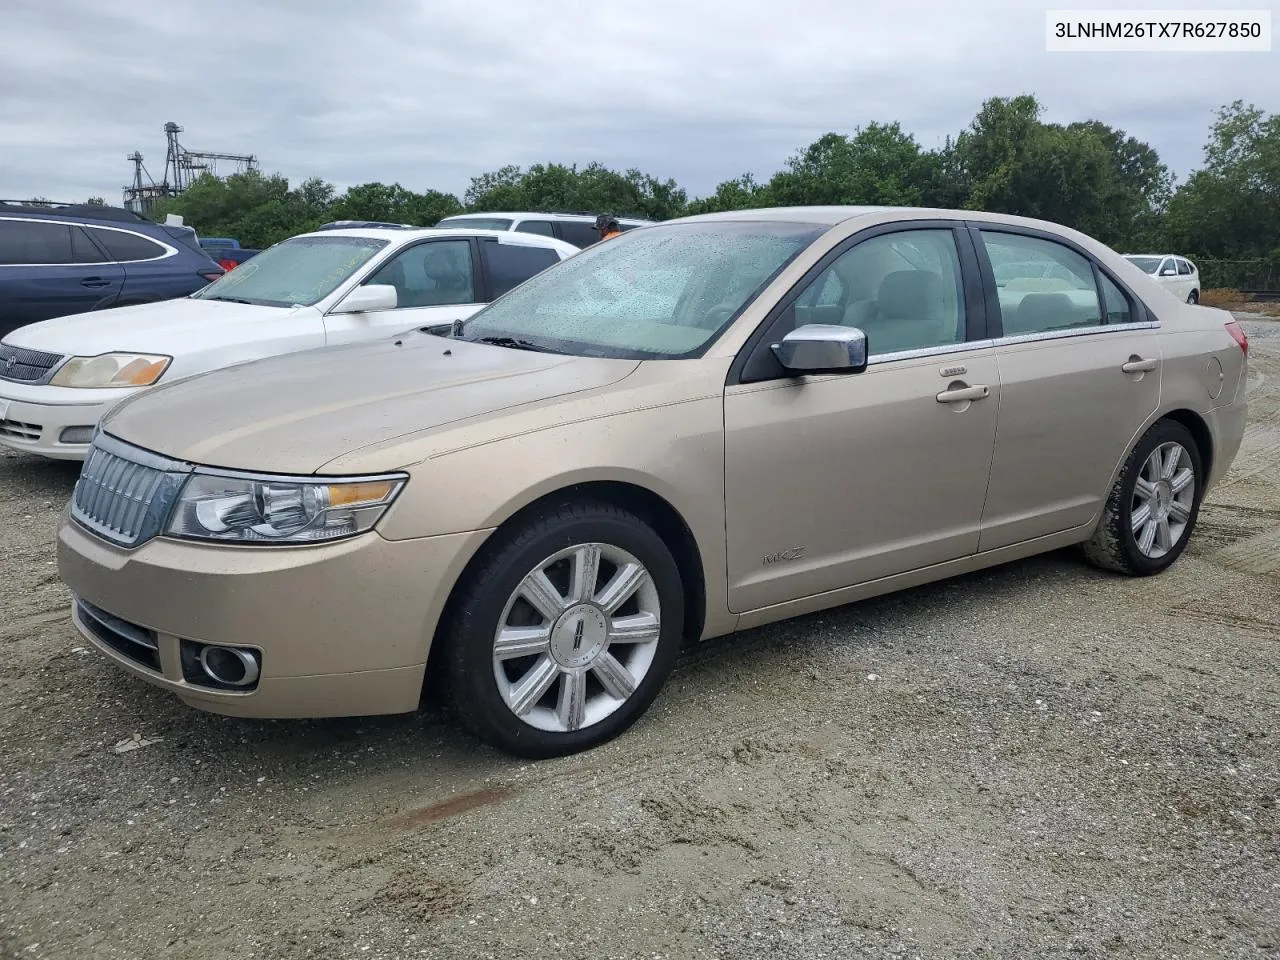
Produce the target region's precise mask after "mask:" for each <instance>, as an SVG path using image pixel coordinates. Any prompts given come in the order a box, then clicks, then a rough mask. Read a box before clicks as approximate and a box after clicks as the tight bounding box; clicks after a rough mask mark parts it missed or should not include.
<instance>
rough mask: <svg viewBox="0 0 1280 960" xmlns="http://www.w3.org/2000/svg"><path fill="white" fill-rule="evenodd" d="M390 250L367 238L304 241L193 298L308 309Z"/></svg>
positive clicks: (286, 244) (259, 258) (275, 250)
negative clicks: (384, 250) (380, 252)
mask: <svg viewBox="0 0 1280 960" xmlns="http://www.w3.org/2000/svg"><path fill="white" fill-rule="evenodd" d="M386 245H387V241H386V240H375V239H372V238H368V237H335V236H303V237H294V238H293V239H291V240H285V241H283V242H281V243H277V244H276V245H275V246H274V247H269V248H268V249H266V250H263V251H262V252H261V253H259V254H258V255H256V256H255V257H254V258H253V259H251V260H246V261H245V262H244V263H242V264H240V266H238V267H236V268H235V269H234V270H232V271H230V272H229V273H226V274H223V275H222V276H221V277H219V278H218V279H217V280H215V281H214V282H213V283H211V284H209V285H208V286H207V287H204V288H202V289H200V290H197V291H196V292H195V293H193V294H191V296H192V297H194V298H195V299H197V300H232V301H240V302H245V303H254V304H260V305H262V306H268V307H292V306H302V307H309V306H311V305H313V304H315V303H318V302H319V301H321V300H323V299H324V298H325V297H327V296H328V295H329V294H331V293H333V291H334V290H336V289H338V287H339V286H341V285H342V284H343V283H344V282H346V281H347V280H348V279H349V278H350V277H351V275H352V274H354V273H355V272H356V271H357V270H359V269H360V268H361V267H362V266H364V265H365V264H366V263H368V262H369V261H370V260H371V259H373V257H374V256H375V255H376V254H377V253H378V251H379V250H381V249H382V248H383V247H385V246H386Z"/></svg>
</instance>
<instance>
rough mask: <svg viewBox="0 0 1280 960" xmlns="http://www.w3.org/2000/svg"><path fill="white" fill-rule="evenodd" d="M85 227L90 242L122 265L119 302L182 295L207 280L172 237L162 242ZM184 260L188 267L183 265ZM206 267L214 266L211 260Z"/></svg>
mask: <svg viewBox="0 0 1280 960" xmlns="http://www.w3.org/2000/svg"><path fill="white" fill-rule="evenodd" d="M87 230H88V232H89V235H90V236H91V237H93V239H94V242H95V243H97V245H98V246H100V247H101V248H102V249H103V250H105V251H106V252H107V255H108V256H109V257H110V258H111V259H112V260H114V261H115V262H116V263H118V264H120V266H121V267H123V268H124V288H123V289H122V290H121V291H120V296H119V299H120V301H121V302H123V303H147V302H149V301H154V300H171V299H173V298H175V297H185V296H186V295H187V294H189V293H192V292H194V291H196V290H199V289H200V288H201V287H203V286H204V285H205V284H206V283H208V279H207V278H204V277H201V276H200V274H199V272H198V271H197V269H196V267H195V265H194V264H191V263H189V262H188V260H187V256H186V255H184V254H183V253H182V252H181V251H180V250H179V249H178V247H177V243H178V241H176V240H175V241H174V242H173V243H165V242H162V241H160V240H155V239H153V238H151V237H145V236H143V235H142V234H140V233H136V232H134V231H133V230H125V229H122V228H118V227H102V226H91V227H88V228H87ZM184 264H185V265H186V266H187V267H189V269H184V268H183V266H184ZM208 267H209V269H210V270H216V269H217V268H216V267H215V266H214V265H213V264H212V263H208Z"/></svg>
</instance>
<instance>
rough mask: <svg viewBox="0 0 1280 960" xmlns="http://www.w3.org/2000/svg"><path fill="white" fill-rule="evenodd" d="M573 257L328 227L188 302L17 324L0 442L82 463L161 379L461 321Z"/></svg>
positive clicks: (3, 370) (468, 237)
mask: <svg viewBox="0 0 1280 960" xmlns="http://www.w3.org/2000/svg"><path fill="white" fill-rule="evenodd" d="M576 253H578V248H577V247H575V246H573V245H572V244H569V243H564V242H562V241H560V240H556V239H553V238H551V237H542V236H537V235H533V234H521V233H510V232H502V231H493V230H471V231H460V230H425V229H353V230H325V231H322V232H317V233H308V234H302V235H301V236H297V237H292V238H291V239H289V240H285V241H283V242H282V243H278V244H276V245H275V246H273V247H271V248H270V249H267V250H264V251H263V252H262V253H260V254H258V255H257V256H256V257H254V258H253V259H252V260H249V261H248V262H246V263H244V264H242V265H241V266H239V267H237V268H236V269H235V270H233V271H231V272H229V273H227V274H226V275H225V276H223V277H222V278H220V279H218V280H216V281H214V282H213V283H211V284H210V285H209V286H207V287H205V288H204V289H202V290H199V291H197V292H196V293H194V294H192V295H191V296H190V297H187V298H185V299H181V300H169V301H165V302H163V303H148V304H142V305H140V306H135V307H121V308H118V309H115V310H104V311H97V312H94V313H86V314H76V315H73V316H68V317H58V318H56V319H53V320H45V321H43V322H41V323H33V324H30V325H29V326H25V327H20V328H18V329H17V330H15V331H13V332H12V333H10V334H9V335H8V336H6V337H5V338H4V340H3V342H0V444H2V445H4V446H7V447H10V448H12V449H14V450H23V451H26V452H28V453H34V454H39V455H41V456H45V457H51V458H54V459H60V460H83V459H84V456H85V453H86V452H87V451H88V449H89V443H90V441H91V440H92V439H93V432H94V428H95V427H96V426H97V423H98V421H99V420H100V419H101V418H102V416H103V414H105V413H106V412H107V411H108V410H109V409H111V407H113V406H115V405H116V404H117V403H119V402H120V401H121V400H124V399H125V398H127V397H130V396H133V395H135V394H137V393H138V391H139V390H142V389H146V388H147V387H150V386H151V385H153V384H155V383H157V382H159V381H161V380H163V381H164V382H165V383H168V382H171V381H173V380H178V379H182V378H184V377H189V376H193V375H195V374H198V373H205V372H207V371H209V370H215V369H218V368H220V367H227V366H231V365H232V364H238V363H244V362H245V361H249V360H257V359H260V358H263V357H269V356H277V355H280V354H286V353H294V352H297V351H301V350H309V349H312V348H316V347H324V346H329V345H333V344H340V343H351V342H353V341H356V340H367V339H371V338H375V337H382V336H388V335H393V334H396V333H400V332H403V331H405V330H410V329H414V328H417V327H427V326H436V325H440V324H447V323H451V322H453V321H455V320H463V319H466V318H467V317H469V316H470V315H471V314H473V313H475V312H476V311H477V310H479V309H480V308H481V307H482V306H483V305H484V304H486V303H488V302H489V301H491V300H495V299H497V298H498V297H500V296H502V295H503V294H504V293H506V292H507V291H508V290H510V289H512V288H513V287H515V286H517V285H518V284H520V283H522V282H524V281H525V280H527V279H529V278H530V277H532V276H533V275H534V274H537V273H540V272H541V271H542V270H544V269H546V268H547V267H549V266H552V265H553V264H556V263H559V262H560V261H561V260H565V259H567V258H569V257H571V256H573V255H574V254H576Z"/></svg>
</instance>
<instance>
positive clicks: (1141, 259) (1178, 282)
mask: <svg viewBox="0 0 1280 960" xmlns="http://www.w3.org/2000/svg"><path fill="white" fill-rule="evenodd" d="M1124 258H1125V259H1126V260H1128V261H1129V262H1130V263H1132V264H1133V265H1134V266H1136V267H1137V268H1138V269H1139V270H1141V271H1142V272H1143V273H1145V274H1147V275H1148V276H1150V277H1151V279H1152V280H1154V281H1155V282H1156V283H1158V284H1160V286H1162V287H1164V288H1165V289H1166V290H1168V291H1169V292H1170V293H1172V294H1174V295H1175V296H1176V297H1178V298H1179V299H1180V300H1185V301H1187V303H1199V302H1200V269H1199V268H1198V267H1197V266H1196V265H1195V264H1194V263H1192V262H1191V261H1190V260H1188V259H1187V258H1186V257H1179V256H1176V255H1174V254H1172V253H1126V254H1125V257H1124Z"/></svg>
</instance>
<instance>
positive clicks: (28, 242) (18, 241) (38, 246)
mask: <svg viewBox="0 0 1280 960" xmlns="http://www.w3.org/2000/svg"><path fill="white" fill-rule="evenodd" d="M75 262H76V261H75V256H74V251H73V250H72V247H71V227H70V226H69V225H68V224H65V223H53V222H50V221H47V220H0V263H4V264H30V265H32V266H35V265H56V264H63V263H75Z"/></svg>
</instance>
